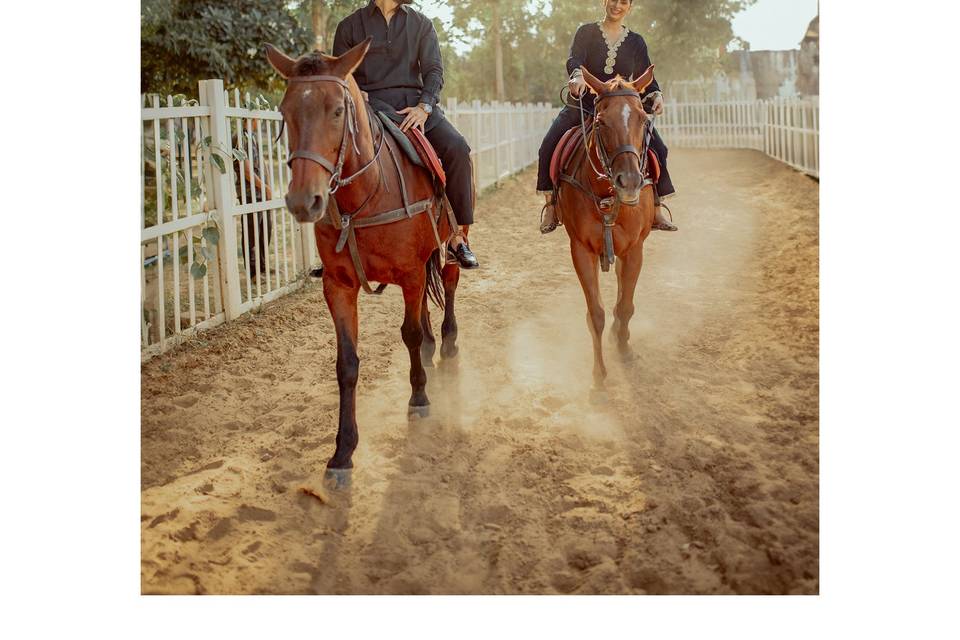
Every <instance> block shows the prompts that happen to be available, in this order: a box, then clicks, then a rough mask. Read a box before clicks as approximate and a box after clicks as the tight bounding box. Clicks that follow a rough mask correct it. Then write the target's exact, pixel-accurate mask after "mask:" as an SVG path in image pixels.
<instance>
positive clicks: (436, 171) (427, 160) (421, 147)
mask: <svg viewBox="0 0 960 640" xmlns="http://www.w3.org/2000/svg"><path fill="white" fill-rule="evenodd" d="M406 133H407V138H409V139H410V142H412V143H413V148H414V149H416V150H417V155H418V156H420V161H421V162H423V164H424V165H426V167H427V168H428V169H430V171H431V172H433V175H434V176H436V178H437V180H439V181H440V184H442V185H443V186H447V174H446V173H444V171H443V163H442V162H440V157H439V156H438V155H437V151H436V149H434V148H433V145H432V144H430V141H429V140H427V136H425V135H424V134H423V132H422V131H420V129H417V128H416V127H410V128H409V129H407V131H406Z"/></svg>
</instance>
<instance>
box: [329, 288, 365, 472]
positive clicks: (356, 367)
mask: <svg viewBox="0 0 960 640" xmlns="http://www.w3.org/2000/svg"><path fill="white" fill-rule="evenodd" d="M358 291H359V289H357V288H349V287H345V286H343V285H340V284H337V283H336V282H335V281H334V280H333V279H332V278H324V279H323V295H324V297H325V298H326V300H327V307H328V308H329V309H330V315H331V317H332V318H333V326H334V329H335V330H336V332H337V384H338V385H339V387H340V424H339V426H338V428H337V449H336V451H335V452H334V454H333V457H332V458H331V459H330V461H329V462H328V463H327V469H328V475H330V474H329V472H330V471H333V472H337V471H339V472H341V473H339V474H337V473H334V474H332V475H333V476H334V477H335V478H336V479H337V481H338V484H340V482H341V481H343V482H345V479H346V478H348V477H349V474H348V472H347V470H349V469H352V468H353V460H352V458H353V451H354V449H356V448H357V442H358V441H359V439H360V437H359V434H358V433H357V378H358V376H359V374H360V359H359V358H358V357H357V334H358V320H357V293H358Z"/></svg>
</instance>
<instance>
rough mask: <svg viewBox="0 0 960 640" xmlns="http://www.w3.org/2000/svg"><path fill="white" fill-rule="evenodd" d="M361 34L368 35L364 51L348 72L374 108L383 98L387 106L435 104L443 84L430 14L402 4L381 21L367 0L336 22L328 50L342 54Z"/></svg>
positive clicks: (438, 49) (357, 42)
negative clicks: (335, 31)
mask: <svg viewBox="0 0 960 640" xmlns="http://www.w3.org/2000/svg"><path fill="white" fill-rule="evenodd" d="M367 36H373V42H372V43H371V44H370V51H368V52H367V56H366V57H365V58H364V59H363V62H361V63H360V66H359V67H357V70H356V71H354V72H353V77H354V79H356V81H357V84H358V85H360V88H361V89H363V90H364V91H366V92H367V93H368V94H369V96H370V101H371V103H372V104H374V106H376V107H378V108H379V106H380V105H377V104H376V103H377V102H384V103H386V104H388V105H390V106H391V107H392V108H393V109H403V108H405V107H412V106H415V105H417V104H418V103H420V102H426V103H428V104H430V105H431V106H435V105H436V104H437V102H438V100H439V97H440V89H441V88H442V87H443V61H442V60H441V59H440V41H439V39H438V38H437V31H436V29H434V28H433V23H432V22H431V21H430V19H429V18H427V17H426V16H425V15H423V14H422V13H420V12H418V11H416V10H414V9H411V8H410V7H409V6H407V5H405V4H403V5H400V6H399V7H398V9H397V12H396V13H394V14H393V18H391V19H390V24H389V25H387V21H386V18H384V17H383V13H381V12H380V7H378V6H377V5H376V3H374V2H373V0H371V2H370V4H368V5H367V6H366V7H363V8H362V9H357V10H356V11H354V12H353V13H351V14H350V15H349V16H347V17H346V18H344V19H343V20H342V21H341V22H340V24H338V25H337V33H336V35H335V36H334V38H333V55H335V56H340V55H343V54H344V53H346V51H347V50H349V49H350V48H351V47H353V46H355V45H357V44H359V43H360V42H363V40H364V39H365V38H366V37H367ZM438 111H439V109H435V110H434V113H437V112H438ZM432 117H433V115H431V118H432ZM428 124H432V123H428Z"/></svg>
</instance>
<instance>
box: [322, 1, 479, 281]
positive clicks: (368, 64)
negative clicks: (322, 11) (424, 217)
mask: <svg viewBox="0 0 960 640" xmlns="http://www.w3.org/2000/svg"><path fill="white" fill-rule="evenodd" d="M410 2H411V0H399V1H398V0H371V2H370V4H368V5H367V6H366V7H363V8H362V9H358V10H356V11H354V12H353V13H352V14H350V15H349V16H347V17H346V18H344V19H343V20H342V21H341V22H340V24H338V25H337V32H336V35H335V36H334V40H333V55H334V56H341V55H343V54H344V53H346V52H347V51H348V50H349V49H351V48H352V47H354V46H356V45H357V44H359V43H361V42H363V41H364V39H366V38H367V37H370V36H372V37H373V42H372V43H371V46H370V49H369V51H368V52H367V55H366V57H365V58H364V59H363V62H361V63H360V66H359V67H357V69H356V70H355V71H354V72H353V77H354V79H356V81H357V84H358V85H359V86H360V89H362V90H363V92H364V94H365V97H366V98H367V99H368V101H369V103H370V106H371V107H373V109H375V110H376V111H380V112H382V113H384V114H385V115H387V116H388V117H390V118H391V119H392V120H394V121H395V122H396V123H397V124H399V125H400V129H401V130H403V131H406V130H407V129H409V128H410V127H417V128H419V129H420V130H421V131H423V132H424V133H425V134H426V137H427V139H428V140H429V141H430V144H432V145H433V147H434V149H435V150H436V151H437V155H439V156H440V161H441V162H442V163H443V169H444V172H445V173H446V176H447V197H448V198H449V200H450V205H451V206H452V207H453V213H454V216H455V217H456V220H457V224H458V225H459V226H460V229H458V230H457V232H456V233H455V234H454V236H453V238H452V239H451V240H450V244H449V247H450V249H449V253H450V258H452V259H453V260H454V261H456V262H457V263H458V264H459V265H460V267H461V268H464V269H474V268H476V267H478V266H480V264H479V262H478V261H477V258H476V256H475V255H474V254H473V252H472V251H471V250H470V247H469V246H468V244H467V242H466V239H465V236H466V231H467V227H468V226H469V225H471V224H473V207H474V200H475V196H474V191H473V165H472V162H471V160H470V147H469V145H467V141H466V140H464V139H463V136H462V135H460V133H459V132H458V131H457V130H456V129H454V127H453V125H451V124H450V122H449V121H448V120H447V119H446V118H444V117H443V111H442V109H441V108H440V106H439V104H438V99H439V95H440V89H441V88H442V87H443V61H442V60H441V58H440V42H439V40H438V38H437V32H436V30H435V29H434V27H433V23H432V22H431V21H430V19H429V18H427V17H426V16H424V15H423V14H422V13H420V12H418V11H416V10H414V9H412V8H410V7H409V6H407V5H409V4H410Z"/></svg>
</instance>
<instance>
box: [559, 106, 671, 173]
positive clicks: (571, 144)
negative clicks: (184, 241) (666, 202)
mask: <svg viewBox="0 0 960 640" xmlns="http://www.w3.org/2000/svg"><path fill="white" fill-rule="evenodd" d="M587 127H588V128H589V122H588V123H587ZM582 142H583V130H582V129H581V128H580V126H579V125H576V126H574V127H571V128H570V129H568V130H567V132H566V133H564V134H563V137H562V138H560V142H559V143H557V148H556V149H554V150H553V155H552V156H551V157H550V181H551V182H552V183H553V186H554V187H559V186H560V172H561V171H563V170H564V169H566V167H567V164H568V163H569V162H570V156H572V155H573V152H574V151H576V150H577V147H578V146H580V145H581V144H582ZM646 173H647V175H648V176H650V179H651V180H653V183H654V184H656V183H657V181H658V180H659V179H660V161H659V160H658V159H657V154H655V153H654V152H653V150H652V149H649V148H648V149H647V167H646Z"/></svg>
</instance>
